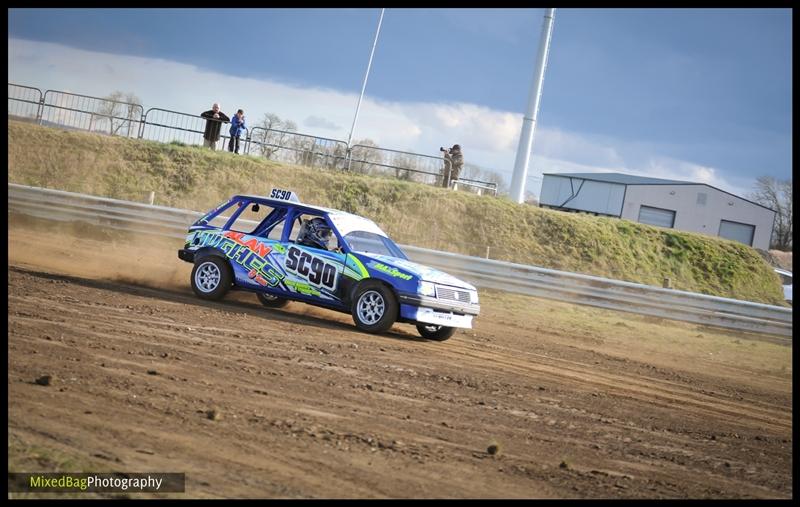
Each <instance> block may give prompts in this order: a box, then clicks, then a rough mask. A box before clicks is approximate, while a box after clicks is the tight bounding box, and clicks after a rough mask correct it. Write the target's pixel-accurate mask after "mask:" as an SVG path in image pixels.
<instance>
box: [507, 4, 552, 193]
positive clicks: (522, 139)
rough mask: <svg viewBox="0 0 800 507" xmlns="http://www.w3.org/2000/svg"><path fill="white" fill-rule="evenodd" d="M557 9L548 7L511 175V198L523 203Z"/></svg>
mask: <svg viewBox="0 0 800 507" xmlns="http://www.w3.org/2000/svg"><path fill="white" fill-rule="evenodd" d="M555 15H556V10H555V9H546V10H545V13H544V22H543V23H542V35H541V39H540V40H539V54H538V56H537V57H536V67H535V68H534V71H533V83H532V84H531V92H530V95H529V96H528V108H527V110H526V113H525V117H524V118H523V119H522V131H521V132H520V135H519V147H518V148H517V159H516V161H515V162H514V175H513V176H512V177H511V198H512V199H513V200H514V201H515V202H517V203H521V202H523V201H524V200H525V183H526V179H527V177H528V163H529V162H530V158H531V148H532V147H533V131H534V129H535V128H536V116H537V115H538V114H539V102H540V100H541V98H542V85H543V84H544V70H545V68H546V67H547V53H548V52H549V51H550V36H551V34H552V33H553V19H554V18H555Z"/></svg>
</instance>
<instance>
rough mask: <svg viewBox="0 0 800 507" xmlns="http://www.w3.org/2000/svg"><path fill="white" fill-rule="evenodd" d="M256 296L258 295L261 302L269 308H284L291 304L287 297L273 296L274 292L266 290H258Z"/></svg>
mask: <svg viewBox="0 0 800 507" xmlns="http://www.w3.org/2000/svg"><path fill="white" fill-rule="evenodd" d="M256 296H258V300H259V301H261V304H262V305H264V306H266V307H267V308H283V307H284V306H286V305H288V304H289V300H288V299H286V298H282V297H278V296H273V295H272V294H267V293H264V292H256Z"/></svg>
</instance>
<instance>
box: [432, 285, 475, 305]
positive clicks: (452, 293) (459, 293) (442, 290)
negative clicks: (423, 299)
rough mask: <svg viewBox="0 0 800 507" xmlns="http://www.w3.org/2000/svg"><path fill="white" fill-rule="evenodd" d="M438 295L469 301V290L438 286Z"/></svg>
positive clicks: (446, 298)
mask: <svg viewBox="0 0 800 507" xmlns="http://www.w3.org/2000/svg"><path fill="white" fill-rule="evenodd" d="M436 297H437V298H439V299H445V300H449V301H458V302H459V303H469V292H467V291H465V290H456V289H450V288H448V287H441V286H439V285H437V286H436Z"/></svg>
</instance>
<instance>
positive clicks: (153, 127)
mask: <svg viewBox="0 0 800 507" xmlns="http://www.w3.org/2000/svg"><path fill="white" fill-rule="evenodd" d="M206 121H208V120H206V119H205V118H202V117H201V116H200V115H197V114H187V113H181V112H179V111H170V110H169V109H160V108H157V107H152V108H150V109H148V110H147V112H146V113H145V115H144V125H143V128H142V134H141V137H142V139H148V140H150V141H159V142H162V143H180V144H189V145H199V146H202V145H203V132H205V128H206ZM221 123H222V125H220V134H222V133H224V132H227V130H228V129H227V126H226V125H225V124H226V123H228V122H221ZM223 147H225V145H224V143H223V140H222V137H221V135H220V140H219V141H218V142H217V149H221V148H223Z"/></svg>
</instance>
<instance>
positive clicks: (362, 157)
mask: <svg viewBox="0 0 800 507" xmlns="http://www.w3.org/2000/svg"><path fill="white" fill-rule="evenodd" d="M378 147H379V146H378V143H376V142H375V141H373V140H372V139H360V140H358V141H356V142H355V143H353V149H352V151H351V153H350V158H351V160H352V162H351V163H350V170H351V171H353V172H357V173H362V174H369V173H371V172H374V170H375V168H376V167H379V166H376V165H375V164H382V163H383V155H382V154H381V152H379V151H377V150H375V149H373V148H378Z"/></svg>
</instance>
